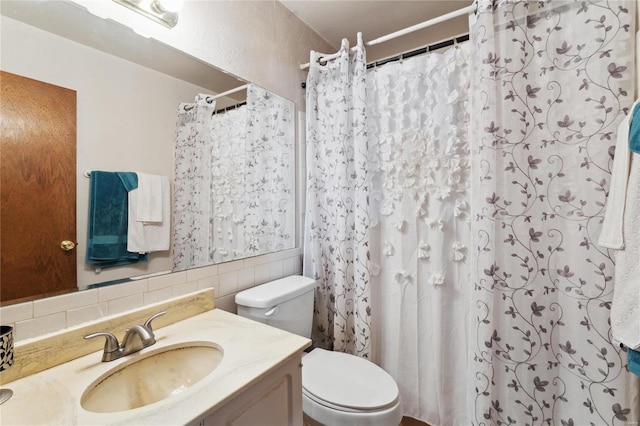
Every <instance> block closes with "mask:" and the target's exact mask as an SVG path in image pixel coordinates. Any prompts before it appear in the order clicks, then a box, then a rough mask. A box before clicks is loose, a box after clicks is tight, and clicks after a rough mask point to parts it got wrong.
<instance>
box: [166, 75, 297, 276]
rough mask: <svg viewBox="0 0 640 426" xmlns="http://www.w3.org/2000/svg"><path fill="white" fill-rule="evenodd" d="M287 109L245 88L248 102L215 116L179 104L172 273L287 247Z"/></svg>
mask: <svg viewBox="0 0 640 426" xmlns="http://www.w3.org/2000/svg"><path fill="white" fill-rule="evenodd" d="M291 105H292V103H291V102H290V101H287V100H286V99H284V98H282V97H279V96H277V95H274V94H273V93H271V92H269V91H267V90H265V89H263V88H261V87H258V86H255V85H253V84H249V85H248V87H247V103H246V105H241V106H238V107H237V108H233V109H230V110H227V111H224V112H218V113H215V100H214V99H213V97H212V96H211V95H202V94H201V95H198V96H197V97H196V101H195V103H190V104H181V105H180V107H179V113H178V123H177V127H176V142H175V185H174V188H175V190H174V193H175V201H174V223H175V225H174V233H173V259H174V262H173V264H174V266H173V270H174V271H179V270H184V269H187V268H196V267H201V266H206V265H211V264H213V263H219V262H225V261H229V260H233V259H237V258H243V257H248V256H252V255H257V254H263V253H266V252H271V251H275V250H283V249H286V248H291V247H292V246H293V245H294V242H293V239H294V236H293V235H291V233H290V232H289V230H291V229H294V228H295V226H294V225H292V224H294V223H295V207H294V205H295V203H294V199H295V198H294V197H295V188H294V184H293V182H295V178H294V173H295V171H294V164H295V163H294V162H293V160H292V159H291V158H289V157H290V156H291V155H292V153H293V152H295V149H294V147H293V143H294V142H293V141H294V137H293V134H292V133H293V129H294V127H295V126H293V125H292V122H293V112H294V111H293V109H292V107H291Z"/></svg>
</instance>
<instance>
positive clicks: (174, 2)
mask: <svg viewBox="0 0 640 426" xmlns="http://www.w3.org/2000/svg"><path fill="white" fill-rule="evenodd" d="M157 1H158V7H159V8H160V9H162V10H164V11H166V12H173V13H177V12H179V11H180V9H182V6H183V5H184V0H157Z"/></svg>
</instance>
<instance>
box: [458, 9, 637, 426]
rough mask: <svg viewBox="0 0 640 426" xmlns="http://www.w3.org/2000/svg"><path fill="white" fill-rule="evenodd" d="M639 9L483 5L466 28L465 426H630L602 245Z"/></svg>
mask: <svg viewBox="0 0 640 426" xmlns="http://www.w3.org/2000/svg"><path fill="white" fill-rule="evenodd" d="M634 7H635V4H634V2H620V1H580V2H569V1H543V2H524V1H487V0H482V1H480V4H479V10H478V14H477V17H474V16H472V17H471V21H472V22H471V24H470V30H471V37H472V44H473V46H472V47H473V51H474V58H473V62H472V71H471V76H472V82H471V93H472V102H471V111H472V117H471V141H472V151H471V158H472V183H471V192H472V202H471V208H472V211H471V213H472V214H471V218H472V222H471V231H472V238H473V241H474V243H473V247H472V250H471V256H472V258H473V264H472V281H473V283H472V285H473V294H472V296H471V298H472V300H473V306H472V331H471V356H472V361H471V369H472V372H473V374H472V383H471V385H470V386H469V396H468V400H469V408H470V416H471V418H470V421H471V423H472V424H477V425H488V424H530V425H542V424H552V425H560V424H561V425H567V426H568V425H588V424H597V425H605V424H606V425H613V424H631V423H625V422H637V421H638V415H639V413H638V411H639V410H640V404H639V403H638V394H637V388H636V386H637V378H635V376H633V375H631V374H630V373H629V372H628V371H627V369H626V354H625V353H624V352H623V351H622V350H621V349H620V348H619V347H618V346H617V345H616V343H615V342H613V341H612V339H611V329H610V325H609V314H610V309H611V300H612V292H613V286H614V282H615V279H614V276H613V265H614V259H613V258H612V254H611V253H610V252H608V251H607V250H604V249H602V248H600V247H598V246H597V244H596V241H597V239H598V236H599V232H600V228H601V222H602V219H603V215H604V206H605V201H606V197H607V193H608V190H609V188H608V187H609V182H610V177H611V175H610V172H611V166H612V157H613V155H614V141H615V140H616V130H617V125H618V123H619V122H620V120H621V119H622V117H623V116H624V114H626V113H628V108H629V107H630V105H631V104H632V102H633V92H634V90H633V78H634V72H633V67H634V58H633V52H634V47H633V46H634V45H633V34H634V31H633V23H634V16H635V11H634Z"/></svg>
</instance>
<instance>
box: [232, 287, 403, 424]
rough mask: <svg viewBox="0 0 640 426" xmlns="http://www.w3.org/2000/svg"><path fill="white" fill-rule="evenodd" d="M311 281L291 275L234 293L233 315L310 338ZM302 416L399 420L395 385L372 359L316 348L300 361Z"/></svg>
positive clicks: (315, 420) (319, 420)
mask: <svg viewBox="0 0 640 426" xmlns="http://www.w3.org/2000/svg"><path fill="white" fill-rule="evenodd" d="M315 285H316V283H315V281H314V280H312V279H310V278H307V277H303V276H299V275H293V276H290V277H285V278H282V279H280V280H276V281H271V282H268V283H265V284H262V285H259V286H256V287H253V288H251V289H248V290H245V291H242V292H240V293H238V294H237V295H236V298H235V301H236V304H237V305H238V315H240V316H244V317H247V318H251V319H253V320H256V321H259V322H263V323H266V324H269V325H272V326H274V327H278V328H280V329H283V330H287V331H289V332H291V333H295V334H298V335H301V336H303V337H307V338H309V337H310V336H311V327H312V321H313V291H314V289H315ZM302 388H303V391H302V409H303V412H304V415H305V421H306V422H309V423H310V424H312V425H318V424H320V425H327V426H390V425H397V424H399V423H400V421H401V419H402V411H401V403H400V397H399V392H398V386H397V385H396V383H395V381H394V380H393V378H392V377H391V376H390V375H389V374H388V373H387V372H385V371H384V370H383V369H382V368H380V367H378V366H377V365H375V364H374V363H372V362H370V361H368V360H366V359H363V358H359V357H357V356H355V355H349V354H345V353H341V352H332V351H327V350H324V349H320V348H316V349H314V350H312V351H311V352H309V353H308V354H306V356H304V358H303V360H302Z"/></svg>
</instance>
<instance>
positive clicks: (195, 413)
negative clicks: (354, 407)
mask: <svg viewBox="0 0 640 426" xmlns="http://www.w3.org/2000/svg"><path fill="white" fill-rule="evenodd" d="M155 335H156V344H155V345H153V346H150V347H148V348H145V349H143V350H142V351H140V352H138V353H135V354H131V355H129V356H126V357H123V358H120V359H118V360H115V361H112V362H101V357H102V351H99V352H94V353H91V354H89V355H86V356H83V357H81V358H77V359H75V360H73V361H69V362H67V363H64V364H61V365H58V366H56V367H53V368H50V369H48V370H44V371H42V372H39V373H36V374H32V375H30V376H27V377H24V378H22V379H19V380H16V381H13V382H10V383H7V384H6V385H3V386H2V387H3V388H9V389H11V390H13V393H14V394H13V397H12V398H11V399H10V400H9V401H7V402H5V403H4V404H2V405H0V423H1V424H2V425H3V426H8V425H37V424H47V425H54V424H55V425H76V424H79V425H89V424H91V425H98V424H136V425H158V424H162V425H169V424H186V423H190V422H197V421H198V420H199V419H200V418H201V417H202V416H203V415H204V414H205V413H209V412H211V411H212V410H214V409H216V408H219V407H221V406H222V405H223V404H225V403H226V402H228V401H230V400H231V399H232V398H234V397H235V396H237V395H239V394H240V393H241V392H243V391H244V390H246V389H248V388H249V387H251V385H252V384H253V383H255V382H256V381H258V380H259V379H260V378H261V377H263V376H264V375H265V374H267V373H269V372H271V371H273V370H275V369H276V368H277V367H279V366H280V365H282V364H284V363H285V362H286V361H287V360H288V359H289V358H290V357H291V356H294V355H296V354H298V353H301V352H302V350H303V349H305V348H306V347H308V346H309V345H310V343H311V342H310V341H309V340H308V339H305V338H303V337H300V336H298V335H295V334H291V333H288V332H285V331H282V330H279V329H276V328H273V327H269V326H266V325H264V324H261V323H257V322H255V321H251V320H249V319H246V318H243V317H239V316H237V315H234V314H230V313H228V312H225V311H222V310H220V309H213V310H211V311H207V312H204V313H202V314H199V315H196V316H193V317H190V318H187V319H185V320H182V321H180V322H177V323H175V324H172V325H168V326H166V327H163V328H160V329H158V330H156V331H155ZM183 342H212V343H214V344H216V345H218V346H219V347H221V348H222V350H223V351H224V357H223V359H222V361H221V363H220V365H218V367H217V368H216V369H215V370H214V371H213V372H212V373H211V374H209V375H208V376H207V377H205V378H204V379H202V380H201V381H199V382H198V383H196V384H194V385H193V386H191V387H189V388H187V389H185V390H184V391H183V392H181V393H180V394H178V395H174V396H172V397H169V398H167V399H165V400H163V401H159V402H156V403H154V404H150V405H147V406H144V407H140V408H136V409H133V410H129V411H121V412H113V413H93V412H89V411H86V410H85V409H83V408H82V407H81V405H80V398H81V396H82V394H83V393H84V391H85V390H86V389H87V387H89V385H90V384H91V383H93V381H94V380H96V379H98V378H99V377H101V376H103V375H104V374H105V373H107V372H109V371H111V370H112V369H115V368H117V367H118V366H119V365H121V364H123V363H130V362H131V361H132V360H134V359H135V358H136V357H137V358H140V357H142V356H144V354H147V353H149V352H152V351H154V352H155V351H158V349H161V348H163V347H167V346H172V345H176V344H179V343H183Z"/></svg>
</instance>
